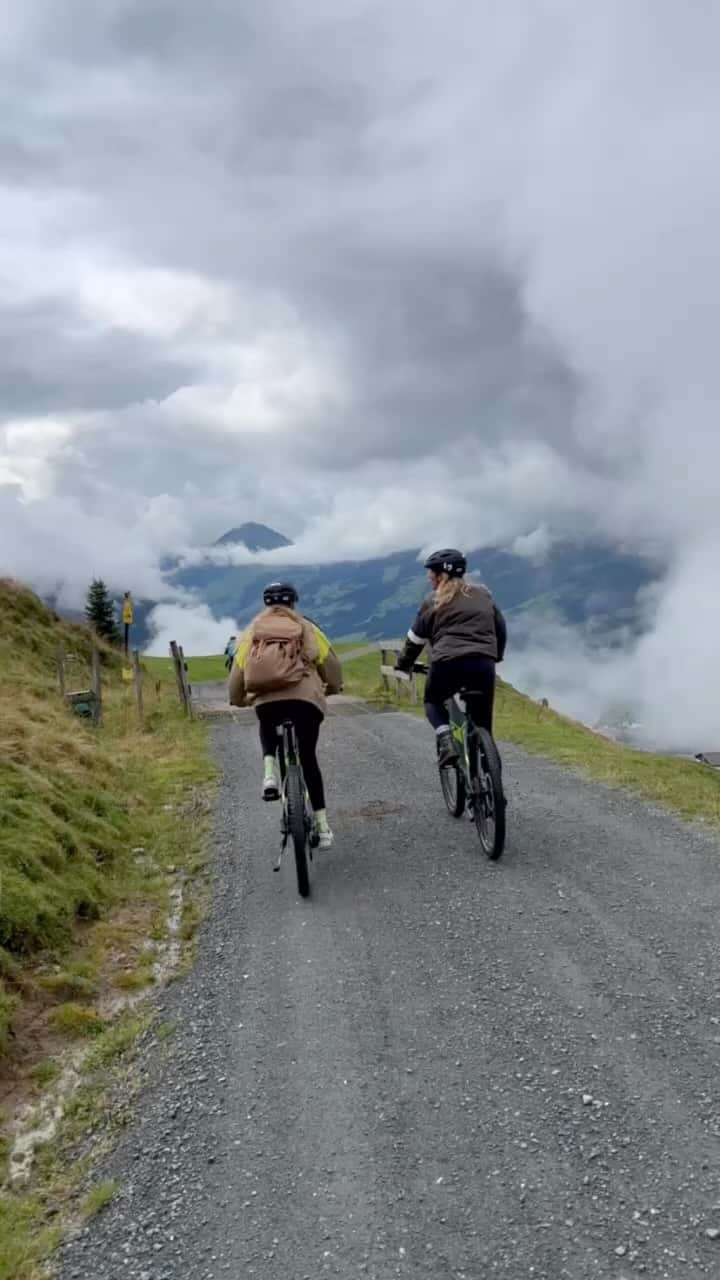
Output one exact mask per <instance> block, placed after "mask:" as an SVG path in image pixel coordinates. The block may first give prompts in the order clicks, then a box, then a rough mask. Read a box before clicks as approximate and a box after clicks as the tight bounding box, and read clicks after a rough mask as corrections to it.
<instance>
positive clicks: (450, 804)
mask: <svg viewBox="0 0 720 1280" xmlns="http://www.w3.org/2000/svg"><path fill="white" fill-rule="evenodd" d="M440 786H441V787H442V793H443V796H444V798H445V804H446V805H447V811H448V813H449V814H450V815H451V817H453V818H462V816H463V814H464V812H465V778H464V777H463V774H462V770H461V768H460V766H459V765H457V764H451V765H446V766H445V768H443V769H441V770H440Z"/></svg>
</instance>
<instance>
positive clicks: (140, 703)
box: [132, 649, 144, 724]
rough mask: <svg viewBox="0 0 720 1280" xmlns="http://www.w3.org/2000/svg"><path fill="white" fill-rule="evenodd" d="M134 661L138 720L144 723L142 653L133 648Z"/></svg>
mask: <svg viewBox="0 0 720 1280" xmlns="http://www.w3.org/2000/svg"><path fill="white" fill-rule="evenodd" d="M132 662H133V675H134V677H135V703H136V705H137V713H138V720H139V721H140V724H142V723H143V721H144V715H143V689H142V669H141V667H140V654H139V652H138V650H137V649H133V652H132Z"/></svg>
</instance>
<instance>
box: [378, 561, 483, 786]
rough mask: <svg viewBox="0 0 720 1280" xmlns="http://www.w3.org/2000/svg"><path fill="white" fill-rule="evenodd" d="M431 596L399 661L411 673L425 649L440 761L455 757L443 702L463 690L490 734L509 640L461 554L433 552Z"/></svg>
mask: <svg viewBox="0 0 720 1280" xmlns="http://www.w3.org/2000/svg"><path fill="white" fill-rule="evenodd" d="M425 568H426V569H427V571H428V579H429V581H430V586H431V587H432V593H431V595H429V596H428V598H427V599H426V600H425V601H424V602H423V604H422V605H421V606H420V610H419V612H418V615H417V617H416V619H415V621H414V622H413V625H412V627H411V628H410V630H409V631H408V634H407V640H406V642H405V646H404V648H403V651H402V653H401V654H400V656H399V658H398V659H397V662H396V664H395V665H396V668H397V670H399V671H411V670H412V666H413V663H415V662H417V659H418V657H419V656H420V654H421V653H422V651H423V649H424V648H425V646H426V645H427V646H428V648H429V649H430V658H431V660H430V669H429V671H428V678H427V683H426V685H425V714H426V716H427V718H428V720H429V721H430V724H431V725H432V727H433V729H434V730H435V734H436V737H437V752H438V763H439V764H440V765H441V766H443V765H448V764H452V763H453V761H454V760H455V759H456V754H457V753H456V751H455V745H454V743H453V739H452V734H451V732H450V724H449V721H448V713H447V708H446V706H445V703H446V702H447V701H448V699H449V698H451V697H452V695H453V694H454V693H457V692H458V690H460V689H472V690H473V691H474V692H475V691H477V693H478V694H480V695H481V697H480V698H478V699H476V701H475V705H474V707H473V718H474V719H475V720H476V721H477V723H478V725H480V727H481V728H484V729H487V730H488V732H489V733H492V716H493V699H494V695H495V665H496V663H498V662H502V660H503V656H504V653H505V644H506V641H507V627H506V625H505V619H504V617H503V615H502V613H501V612H500V610H499V609H498V607H497V605H496V604H495V602H494V601H493V598H492V595H491V594H490V592H489V590H488V588H487V587H483V586H475V585H474V584H473V583H470V582H467V581H466V579H465V571H466V569H467V559H466V557H465V556H464V555H463V553H462V552H461V551H456V550H455V549H454V548H447V549H445V550H442V551H434V552H433V554H432V555H431V556H428V558H427V560H426V561H425Z"/></svg>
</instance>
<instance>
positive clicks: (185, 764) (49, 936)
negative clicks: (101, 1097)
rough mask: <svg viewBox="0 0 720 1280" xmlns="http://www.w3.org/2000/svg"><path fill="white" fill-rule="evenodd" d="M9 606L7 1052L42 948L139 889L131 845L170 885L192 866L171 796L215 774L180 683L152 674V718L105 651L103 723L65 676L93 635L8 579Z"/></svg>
mask: <svg viewBox="0 0 720 1280" xmlns="http://www.w3.org/2000/svg"><path fill="white" fill-rule="evenodd" d="M0 612H1V613H2V617H3V628H2V633H1V634H0V669H2V672H3V679H2V682H1V684H0V814H1V815H2V821H0V868H2V893H1V894H0V1050H1V1049H2V1046H3V1043H4V1042H5V1043H7V1030H8V1024H9V1023H10V1021H11V1019H12V1016H13V1013H14V1012H15V1009H16V1006H17V1004H18V1001H19V999H21V998H22V997H23V994H24V993H23V989H22V971H24V970H25V968H26V966H27V964H28V962H29V961H30V960H31V959H32V956H33V954H34V953H37V952H43V951H44V952H47V951H51V952H53V953H54V955H55V956H56V957H57V956H60V955H63V954H66V953H68V952H69V950H70V949H71V946H72V944H73V941H74V936H75V932H76V930H77V926H78V924H79V923H81V922H83V923H87V922H91V921H93V920H98V919H100V918H101V917H102V916H103V915H105V914H107V912H108V911H109V910H111V909H112V908H113V907H114V906H116V905H117V904H118V903H120V902H123V901H126V900H127V899H128V897H129V896H132V893H133V891H137V889H138V887H139V880H140V878H141V877H140V872H139V869H138V867H137V865H136V863H135V860H134V859H133V857H132V850H133V848H136V847H138V846H143V847H145V848H147V849H148V850H152V854H153V859H154V863H155V865H156V866H157V867H158V868H159V870H160V873H161V874H160V884H159V885H156V886H155V891H156V892H158V893H159V892H160V891H161V884H162V878H163V868H164V867H165V866H167V865H170V864H178V865H183V864H184V860H185V855H186V853H188V852H189V851H190V849H191V847H192V848H193V849H194V848H195V845H196V836H197V831H198V829H199V824H192V823H188V822H186V821H183V819H182V818H181V817H180V816H179V815H178V814H177V813H175V812H173V813H171V814H168V813H167V811H166V809H165V808H164V805H166V804H167V802H168V800H172V799H173V798H174V797H175V796H177V795H180V796H182V794H183V793H184V792H186V791H188V790H189V789H190V788H192V787H194V786H195V785H196V784H197V783H199V782H203V781H206V780H208V779H209V778H210V777H211V776H212V771H211V767H210V764H209V760H208V753H207V734H206V729H205V727H204V726H202V725H201V724H199V723H188V721H187V720H186V719H185V717H184V716H183V714H182V711H181V708H180V706H179V704H178V702H177V699H176V697H175V696H174V687H173V686H172V685H171V684H168V683H167V682H166V681H161V688H160V691H159V696H158V692H157V691H156V689H155V681H154V680H153V679H152V678H151V677H149V676H146V677H145V691H144V692H145V709H146V720H145V725H144V726H140V725H139V724H138V722H137V718H136V714H135V707H134V702H133V694H132V690H131V689H130V688H129V687H128V685H127V684H125V682H124V681H123V680H122V674H121V673H122V660H121V658H120V655H119V654H117V653H113V652H112V651H111V650H108V649H105V650H103V655H104V657H103V664H104V665H103V711H104V718H103V724H102V726H101V727H100V728H99V729H96V728H93V727H92V726H91V725H89V724H88V723H87V722H84V721H82V720H79V719H78V718H77V717H75V716H73V715H71V713H70V712H69V711H68V710H67V709H66V708H65V706H64V705H63V703H62V701H61V699H60V697H59V694H58V691H57V686H56V677H55V648H56V644H57V643H60V644H62V646H63V648H64V650H65V653H66V655H69V654H73V655H74V656H75V659H76V661H75V662H74V663H69V664H68V672H69V674H68V684H69V686H70V687H72V685H73V684H83V683H84V682H85V681H86V680H87V676H88V670H89V660H90V636H89V633H88V631H87V630H86V629H85V628H84V627H80V626H76V625H71V624H67V623H61V622H59V621H57V620H56V619H55V618H54V616H53V614H52V613H51V612H50V610H49V609H47V608H46V607H45V605H43V604H42V603H41V601H40V600H38V599H37V597H35V596H34V595H33V594H32V592H30V591H27V590H26V589H25V588H23V587H21V586H19V585H18V584H16V583H13V582H8V581H4V580H3V581H0ZM145 888H147V886H145ZM148 891H152V886H150V889H149V890H148ZM18 965H19V966H20V970H18V968H17V966H18ZM13 966H15V967H14V968H13ZM91 982H92V977H91V976H88V977H87V978H85V975H83V974H82V973H79V972H75V974H74V975H73V971H72V969H71V968H69V967H68V966H64V967H63V973H62V974H61V975H60V976H58V977H53V976H50V977H49V978H46V979H44V980H43V985H45V986H46V988H47V989H49V990H52V989H53V987H54V988H55V993H56V994H58V995H61V996H62V995H64V996H66V997H67V998H73V997H74V996H79V997H81V998H83V999H84V998H86V996H87V995H88V993H89V986H88V985H86V983H88V984H89V983H91Z"/></svg>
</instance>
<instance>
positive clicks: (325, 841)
mask: <svg viewBox="0 0 720 1280" xmlns="http://www.w3.org/2000/svg"><path fill="white" fill-rule="evenodd" d="M334 842H335V837H334V835H333V833H332V831H331V830H330V828H329V827H328V829H327V831H318V849H332V847H333V844H334Z"/></svg>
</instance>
